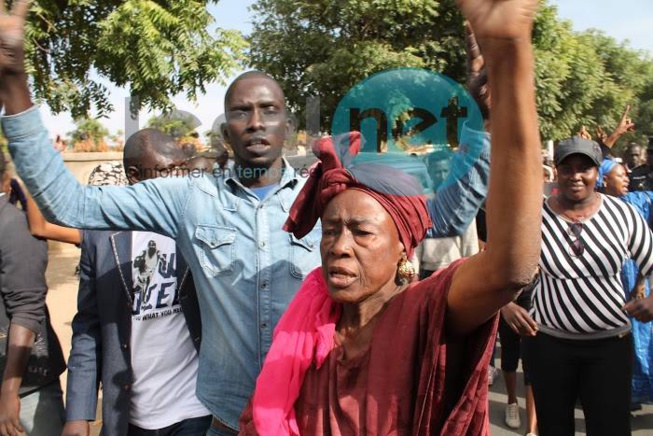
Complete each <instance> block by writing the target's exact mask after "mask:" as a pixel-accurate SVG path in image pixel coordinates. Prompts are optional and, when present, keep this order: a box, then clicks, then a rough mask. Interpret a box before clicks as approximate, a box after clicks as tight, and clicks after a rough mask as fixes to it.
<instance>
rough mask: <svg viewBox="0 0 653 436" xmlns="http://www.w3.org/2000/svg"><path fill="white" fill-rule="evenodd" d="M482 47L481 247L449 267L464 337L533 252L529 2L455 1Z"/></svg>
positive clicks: (510, 288) (513, 288)
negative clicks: (487, 93)
mask: <svg viewBox="0 0 653 436" xmlns="http://www.w3.org/2000/svg"><path fill="white" fill-rule="evenodd" d="M458 4H459V5H460V7H461V9H462V11H463V14H464V15H465V16H466V17H467V19H468V20H469V21H470V24H471V26H472V28H473V30H474V31H475V32H476V36H477V39H478V42H479V45H480V48H481V50H482V51H483V55H484V59H485V63H486V65H487V69H488V79H489V87H490V89H491V93H492V96H493V97H492V111H491V114H490V119H491V124H490V132H491V134H492V154H491V170H490V171H491V177H490V189H489V195H488V200H487V224H488V241H487V249H486V250H485V251H484V252H482V253H479V254H477V255H476V256H473V257H472V258H471V259H470V260H469V261H467V262H465V263H464V264H463V265H461V266H460V268H459V269H458V270H457V271H456V273H455V275H454V278H453V281H452V284H451V289H450V291H449V295H448V299H447V304H448V314H447V316H448V318H447V323H448V328H449V329H450V331H451V332H452V333H454V334H466V333H469V332H470V331H472V330H473V329H475V328H476V327H478V326H479V325H481V324H482V323H483V322H485V321H487V320H488V319H489V318H491V317H492V316H493V315H494V314H496V312H497V311H498V310H499V309H500V308H501V307H503V306H504V305H506V304H507V303H509V302H510V301H512V299H513V297H514V295H515V293H516V292H517V291H518V290H519V289H520V288H522V287H523V286H525V285H526V284H528V283H529V282H530V281H531V278H532V276H533V273H534V271H535V268H536V266H537V261H538V258H539V254H540V239H541V237H540V226H541V202H542V176H541V171H542V170H541V165H542V163H541V151H540V150H541V144H540V138H539V130H538V124H537V113H536V110H535V86H534V61H533V50H532V46H531V29H532V21H533V17H534V15H535V10H536V8H537V4H538V2H537V1H536V0H515V1H510V2H506V1H500V0H458Z"/></svg>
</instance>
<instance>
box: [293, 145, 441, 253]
mask: <svg viewBox="0 0 653 436" xmlns="http://www.w3.org/2000/svg"><path fill="white" fill-rule="evenodd" d="M339 139H340V140H338V139H336V140H335V144H334V139H333V138H331V137H328V138H322V139H319V140H318V141H316V142H314V143H313V153H315V155H316V156H317V157H318V158H319V159H320V161H319V162H318V163H317V164H315V165H314V166H313V167H311V169H310V171H309V178H308V180H307V181H306V184H305V185H304V187H303V188H302V190H301V192H300V193H299V195H298V196H297V199H296V200H295V203H294V204H293V206H292V208H291V210H290V214H289V216H288V220H287V221H286V224H285V225H284V230H286V231H288V232H291V233H293V234H294V235H295V236H296V237H297V238H302V237H304V236H306V234H308V232H310V231H311V229H313V227H314V226H315V223H316V222H317V220H318V219H320V218H321V217H322V214H323V213H324V210H325V208H326V205H327V204H328V203H329V202H330V201H331V200H332V199H333V198H334V197H335V196H336V195H338V194H340V193H341V192H343V191H345V190H346V189H350V188H353V189H357V190H360V191H363V192H365V193H367V194H368V195H370V196H371V197H373V198H374V199H375V200H376V201H378V202H379V203H380V204H381V206H383V208H384V209H385V210H386V211H387V212H388V214H389V215H390V217H392V220H393V221H394V223H395V225H396V226H397V231H398V233H399V240H400V241H401V242H402V243H403V244H404V248H405V249H406V254H407V256H408V257H410V256H411V255H412V253H413V249H414V248H415V247H416V246H417V244H419V242H420V241H421V240H422V238H424V235H425V234H426V231H427V230H428V229H429V228H430V227H431V225H432V224H431V219H430V217H429V214H428V210H427V208H426V199H425V197H424V195H422V192H421V185H420V184H419V182H418V181H417V180H416V179H415V178H414V177H412V176H410V175H408V174H406V173H405V172H403V171H400V170H397V169H394V168H392V167H389V166H386V165H382V164H378V163H361V164H356V165H353V166H351V168H350V169H347V168H345V167H344V165H343V163H342V160H343V159H344V160H345V161H349V160H351V158H352V157H353V156H354V155H356V154H357V153H358V151H359V150H360V144H361V135H360V133H359V132H350V133H349V135H348V136H346V137H344V138H343V137H340V138H339ZM336 147H337V148H338V149H339V150H340V151H341V152H340V153H338V152H337V151H336ZM343 150H344V152H342V151H343ZM339 156H343V159H341V158H340V157H339Z"/></svg>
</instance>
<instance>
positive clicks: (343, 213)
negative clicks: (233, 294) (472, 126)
mask: <svg viewBox="0 0 653 436" xmlns="http://www.w3.org/2000/svg"><path fill="white" fill-rule="evenodd" d="M458 3H459V5H460V7H461V9H462V11H463V14H465V15H466V16H467V18H468V19H469V20H470V21H471V25H472V27H474V29H475V31H476V33H477V36H478V42H479V44H480V46H481V47H482V48H483V50H484V54H485V63H486V66H487V70H488V77H489V88H490V89H492V92H493V94H494V96H495V98H494V99H493V101H492V104H493V108H492V122H491V128H490V130H491V133H492V138H493V144H492V158H491V159H492V166H491V168H492V170H491V171H492V177H491V178H490V193H489V196H488V201H487V213H488V218H487V221H488V228H489V232H488V248H487V250H485V251H484V252H482V253H479V254H478V255H476V256H473V257H471V258H469V259H468V260H464V261H458V262H455V263H454V264H452V265H451V266H449V267H448V268H446V269H443V270H441V271H438V272H437V273H435V274H434V275H432V276H431V277H429V278H428V279H426V280H423V281H421V282H415V281H411V279H410V276H411V274H410V268H408V265H407V257H409V256H410V254H411V253H412V250H413V249H414V248H415V246H416V245H417V243H418V242H419V241H420V240H421V239H422V237H423V236H424V234H425V232H426V230H427V228H428V227H429V226H430V223H429V222H430V220H429V218H428V213H427V209H426V207H425V199H424V197H423V196H422V195H421V187H420V186H419V184H418V183H417V182H416V181H415V180H414V179H412V178H411V177H410V176H407V175H406V174H404V173H401V172H398V171H396V170H392V169H391V168H389V167H386V166H383V165H380V164H376V163H363V164H354V165H346V166H345V165H342V163H341V162H342V159H339V155H342V153H337V152H336V149H339V150H342V149H343V148H344V149H346V150H352V152H351V153H350V154H353V153H355V152H356V149H357V148H359V147H358V146H357V144H358V143H359V141H360V137H359V135H358V134H357V133H352V134H350V135H349V137H345V138H340V139H338V140H329V139H323V140H321V141H319V142H318V143H317V145H316V150H315V151H316V153H317V154H318V157H319V158H320V160H321V163H320V164H319V165H318V166H317V167H316V168H313V170H312V174H311V179H310V180H309V181H308V182H307V183H306V185H305V187H304V189H303V191H302V193H301V194H300V195H299V197H298V198H297V200H296V202H295V204H294V206H293V209H292V211H291V213H290V216H289V219H288V221H287V222H286V228H287V230H289V231H291V232H293V233H294V235H295V236H296V237H301V236H302V235H303V234H305V233H306V232H307V231H309V230H310V229H311V228H312V227H313V226H314V225H315V223H316V222H317V220H318V219H321V221H322V230H323V232H322V240H321V243H320V252H321V256H322V267H321V268H317V269H316V270H314V271H313V272H312V273H311V274H309V276H308V277H307V279H306V280H305V281H304V283H303V285H302V287H301V289H300V290H299V292H298V294H297V296H296V297H295V299H294V300H293V301H292V302H291V304H290V306H289V307H288V309H287V311H286V313H285V314H284V316H283V317H282V319H281V321H280V322H279V324H278V325H277V328H276V330H275V334H274V339H273V343H272V347H271V348H270V351H269V353H268V355H267V357H266V360H265V364H264V366H263V370H262V372H261V375H260V376H259V378H258V380H257V385H256V390H255V393H254V396H253V398H252V402H251V406H250V407H248V409H247V410H246V411H245V413H244V414H243V417H242V418H241V425H242V426H241V434H261V435H299V434H302V435H327V434H329V435H330V434H333V435H359V434H374V435H387V434H393V435H396V434H398V435H408V434H420V435H422V434H423V435H433V434H444V435H455V436H459V435H481V434H488V431H489V426H488V421H487V406H488V404H487V380H486V377H487V368H488V362H489V358H490V355H491V351H492V350H491V348H492V346H493V342H494V339H493V337H494V332H495V328H496V313H497V311H498V310H499V309H500V308H501V307H502V306H504V305H505V304H507V303H508V302H510V301H511V300H512V299H513V298H514V297H515V294H516V293H517V292H518V291H519V290H520V289H521V288H522V287H523V286H525V285H526V284H528V283H529V282H530V281H531V278H532V275H533V273H534V271H535V268H536V265H537V259H538V256H539V241H540V239H539V237H540V222H541V216H540V209H541V196H542V184H541V176H540V171H541V167H540V165H541V163H540V159H541V156H540V142H539V132H538V126H537V115H536V111H535V97H534V84H533V80H534V79H533V76H534V74H533V54H532V47H531V43H530V38H531V29H532V20H533V16H534V14H535V10H536V7H537V0H515V1H512V2H505V1H498V0H459V1H458ZM499 97H500V98H499ZM343 144H345V146H344V147H343ZM345 157H346V159H344V160H345V161H348V160H350V159H348V156H347V153H345Z"/></svg>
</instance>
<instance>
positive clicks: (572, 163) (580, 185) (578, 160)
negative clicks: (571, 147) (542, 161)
mask: <svg viewBox="0 0 653 436" xmlns="http://www.w3.org/2000/svg"><path fill="white" fill-rule="evenodd" d="M557 170H558V187H559V188H560V195H561V196H563V197H564V198H566V199H567V200H570V201H573V202H579V201H583V200H586V199H587V198H589V197H590V196H591V195H593V193H594V187H595V186H596V179H597V178H598V175H599V169H598V167H597V166H596V165H595V164H594V162H592V160H591V159H590V158H589V157H587V156H585V155H583V154H572V155H570V156H568V157H566V158H565V159H564V160H563V161H562V162H560V164H559V165H558V166H557Z"/></svg>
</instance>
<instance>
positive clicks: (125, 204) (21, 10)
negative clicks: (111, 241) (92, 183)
mask: <svg viewBox="0 0 653 436" xmlns="http://www.w3.org/2000/svg"><path fill="white" fill-rule="evenodd" d="M4 3H5V2H4V0H0V5H2V9H0V103H1V102H4V109H5V116H4V117H2V127H3V130H4V134H5V136H6V137H7V139H8V141H9V150H10V152H11V154H12V157H13V160H14V164H15V166H16V171H17V172H18V174H19V175H20V177H21V179H22V180H23V182H24V183H25V185H26V187H27V189H28V190H29V192H30V193H31V194H32V196H33V198H34V200H35V201H36V203H37V204H38V205H39V208H40V209H41V211H42V212H43V215H44V216H45V218H46V219H47V220H48V221H50V222H52V223H55V224H63V225H65V226H68V227H75V228H93V229H133V230H152V231H156V232H158V233H162V234H165V235H168V236H172V237H174V236H176V233H177V221H176V220H177V217H178V216H180V215H181V213H180V212H181V209H182V208H183V207H184V205H185V201H186V199H187V197H188V195H189V193H190V189H189V184H191V183H192V180H191V178H190V177H185V178H166V179H161V180H152V181H146V182H142V183H139V184H137V185H134V186H131V187H118V188H114V187H104V188H98V187H87V186H82V185H81V184H79V183H78V182H77V181H76V180H75V178H74V177H73V175H72V174H71V173H70V171H68V169H67V168H66V167H65V165H64V163H63V160H62V158H61V156H60V153H59V152H58V151H57V150H55V149H54V147H52V144H51V143H50V139H49V137H48V132H47V131H46V129H45V128H44V127H43V123H42V122H41V117H40V116H39V113H38V110H37V109H36V108H34V107H33V105H32V101H31V97H30V92H29V88H28V85H27V73H26V72H25V66H24V50H23V37H24V26H25V16H26V14H27V10H28V3H29V2H26V1H24V0H18V1H16V2H14V7H13V8H12V10H11V12H6V11H5V9H4Z"/></svg>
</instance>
